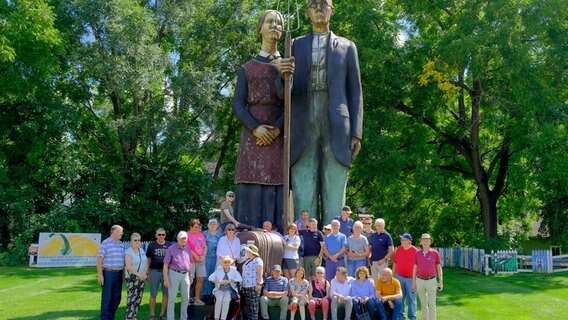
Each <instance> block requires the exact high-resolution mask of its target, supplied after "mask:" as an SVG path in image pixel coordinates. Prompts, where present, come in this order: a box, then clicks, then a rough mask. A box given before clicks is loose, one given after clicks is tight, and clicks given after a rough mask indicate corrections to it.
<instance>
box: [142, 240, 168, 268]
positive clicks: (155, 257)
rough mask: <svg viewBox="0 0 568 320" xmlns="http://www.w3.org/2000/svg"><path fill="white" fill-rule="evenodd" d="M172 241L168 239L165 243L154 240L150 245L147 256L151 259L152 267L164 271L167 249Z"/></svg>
mask: <svg viewBox="0 0 568 320" xmlns="http://www.w3.org/2000/svg"><path fill="white" fill-rule="evenodd" d="M170 244H171V243H170V242H168V241H166V242H164V244H159V243H158V242H156V241H154V242H152V243H150V244H149V245H148V248H147V250H146V257H147V258H149V259H150V269H156V270H160V271H162V268H163V267H164V257H165V256H166V250H168V247H169V246H170Z"/></svg>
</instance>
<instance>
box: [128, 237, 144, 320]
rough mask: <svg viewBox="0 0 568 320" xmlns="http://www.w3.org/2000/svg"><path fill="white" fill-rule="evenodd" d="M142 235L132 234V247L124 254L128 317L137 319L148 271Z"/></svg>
mask: <svg viewBox="0 0 568 320" xmlns="http://www.w3.org/2000/svg"><path fill="white" fill-rule="evenodd" d="M140 243H141V236H140V234H139V233H138V232H134V233H133V234H132V235H131V236H130V248H128V250H126V253H125V256H124V261H125V263H124V267H125V269H126V292H127V294H128V295H127V299H126V319H127V320H131V319H136V316H137V315H138V309H139V308H140V302H142V295H143V294H144V284H145V283H146V277H147V272H148V264H147V262H148V261H147V259H146V257H145V255H146V253H145V252H144V249H142V248H141V247H140Z"/></svg>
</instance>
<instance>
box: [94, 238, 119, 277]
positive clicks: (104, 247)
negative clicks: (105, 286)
mask: <svg viewBox="0 0 568 320" xmlns="http://www.w3.org/2000/svg"><path fill="white" fill-rule="evenodd" d="M124 252H125V250H124V246H123V245H122V242H120V241H114V240H113V239H112V237H108V238H106V239H105V240H104V241H103V242H102V243H101V245H100V247H99V254H98V256H99V257H102V258H103V268H105V269H113V270H122V269H124Z"/></svg>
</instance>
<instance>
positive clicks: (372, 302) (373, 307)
mask: <svg viewBox="0 0 568 320" xmlns="http://www.w3.org/2000/svg"><path fill="white" fill-rule="evenodd" d="M378 303H380V302H379V301H378V300H377V299H375V298H370V299H369V300H367V302H366V303H365V307H367V311H369V316H371V319H376V318H375V311H377V310H378V306H377V304H378ZM353 312H354V313H355V314H361V302H359V299H357V298H353ZM377 312H378V311H377Z"/></svg>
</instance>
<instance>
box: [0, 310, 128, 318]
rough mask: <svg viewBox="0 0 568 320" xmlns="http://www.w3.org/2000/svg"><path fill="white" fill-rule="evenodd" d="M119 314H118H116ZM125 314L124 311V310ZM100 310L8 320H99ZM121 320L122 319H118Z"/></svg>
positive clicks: (50, 313)
mask: <svg viewBox="0 0 568 320" xmlns="http://www.w3.org/2000/svg"><path fill="white" fill-rule="evenodd" d="M116 314H117V315H118V314H119V313H118V312H117V313H116ZM123 314H124V310H123ZM98 317H99V310H69V311H48V312H45V313H41V314H38V315H35V316H24V317H14V318H10V317H9V316H8V317H7V318H5V319H7V320H24V319H25V320H35V319H37V320H40V319H41V320H55V319H97V318H98ZM117 318H118V319H120V317H117Z"/></svg>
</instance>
